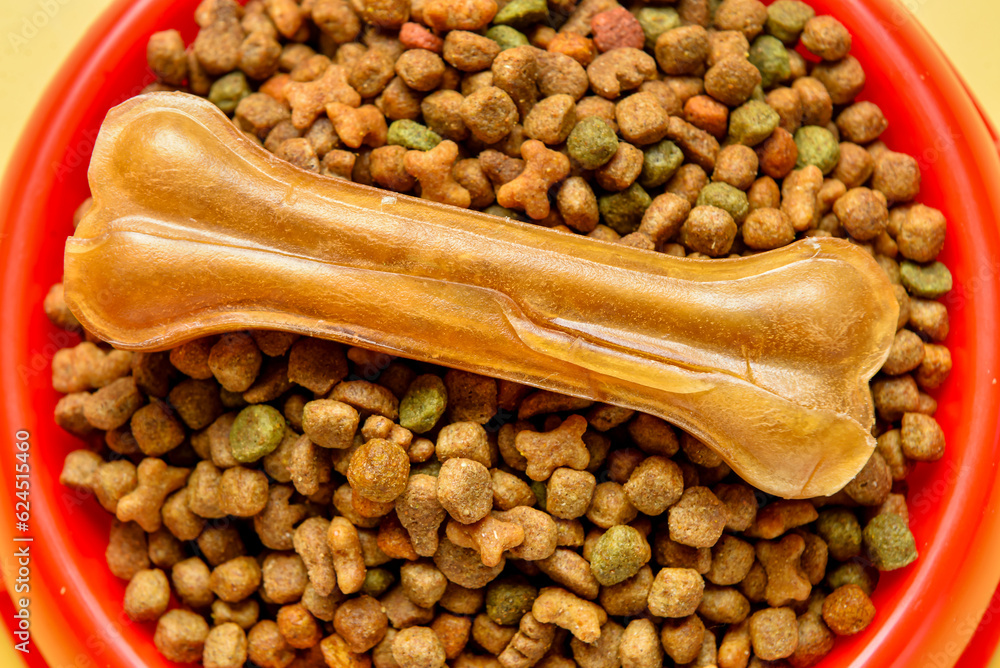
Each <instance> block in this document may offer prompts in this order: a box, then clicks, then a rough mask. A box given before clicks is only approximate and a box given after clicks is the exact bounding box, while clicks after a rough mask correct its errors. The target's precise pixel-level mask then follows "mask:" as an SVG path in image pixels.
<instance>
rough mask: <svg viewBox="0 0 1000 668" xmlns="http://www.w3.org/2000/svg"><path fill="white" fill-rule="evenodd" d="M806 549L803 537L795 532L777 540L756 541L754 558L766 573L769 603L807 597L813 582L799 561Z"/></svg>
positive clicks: (776, 604)
mask: <svg viewBox="0 0 1000 668" xmlns="http://www.w3.org/2000/svg"><path fill="white" fill-rule="evenodd" d="M805 548H806V543H805V539H803V538H802V536H800V535H798V534H789V535H787V536H785V537H784V538H782V539H781V540H780V541H778V542H771V541H766V540H762V541H759V542H758V543H757V545H756V549H757V560H758V561H759V562H760V564H761V566H763V568H764V572H765V573H766V574H767V586H766V589H765V596H766V597H767V604H768V605H771V606H775V607H777V606H782V605H788V604H789V603H791V602H792V601H804V600H806V599H807V598H809V593H810V592H811V591H812V585H811V584H810V582H809V580H808V578H807V577H806V576H805V573H803V572H802V570H801V567H800V563H799V562H800V559H801V557H802V553H803V552H804V551H805Z"/></svg>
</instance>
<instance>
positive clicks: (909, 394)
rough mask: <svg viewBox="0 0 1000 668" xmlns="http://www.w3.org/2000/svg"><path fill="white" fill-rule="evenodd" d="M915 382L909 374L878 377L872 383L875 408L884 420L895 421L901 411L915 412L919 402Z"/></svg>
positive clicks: (899, 416) (900, 414)
mask: <svg viewBox="0 0 1000 668" xmlns="http://www.w3.org/2000/svg"><path fill="white" fill-rule="evenodd" d="M919 395H920V392H919V390H918V389H917V383H916V382H915V381H914V380H913V377H912V376H910V375H908V374H907V375H901V376H895V377H891V378H880V379H878V380H876V381H875V382H873V383H872V396H873V398H874V400H875V409H876V410H877V411H878V414H879V416H880V417H881V418H882V419H883V420H886V421H889V422H895V421H896V420H899V419H900V418H902V417H903V413H913V412H916V410H917V407H918V405H919V402H920V396H919Z"/></svg>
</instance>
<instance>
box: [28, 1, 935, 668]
mask: <svg viewBox="0 0 1000 668" xmlns="http://www.w3.org/2000/svg"><path fill="white" fill-rule="evenodd" d="M196 20H197V22H198V25H199V26H200V31H199V32H198V36H197V38H196V39H195V41H194V42H193V43H192V44H191V45H188V46H185V44H184V42H183V40H182V38H181V36H180V34H179V33H178V32H176V31H172V30H171V31H165V32H160V33H156V34H154V35H153V36H152V37H151V39H150V42H149V46H148V52H147V55H148V60H149V65H150V67H151V69H152V71H153V72H154V74H156V76H157V78H158V82H157V83H155V84H153V85H152V86H151V89H153V90H183V91H187V92H192V93H195V94H199V95H203V96H206V97H208V99H210V100H211V101H212V102H214V103H215V104H217V105H218V106H219V108H220V109H221V110H222V111H224V112H225V113H227V114H229V115H230V116H231V117H232V118H233V122H234V123H235V124H236V125H237V126H238V127H239V128H240V129H242V130H243V131H244V132H245V133H247V135H248V136H250V137H252V138H253V139H254V140H255V141H258V142H259V143H261V144H262V145H263V146H264V147H265V148H266V149H267V150H269V151H271V152H272V153H274V154H275V155H277V156H278V157H280V158H283V159H285V160H288V161H290V162H292V163H294V164H295V165H297V166H299V167H301V168H303V169H307V170H310V171H314V172H317V173H321V174H325V175H328V176H334V177H338V178H345V179H351V180H354V181H357V182H360V183H366V184H374V185H376V186H378V187H382V188H386V189H389V190H393V191H395V192H399V193H409V194H413V195H417V196H421V197H425V198H428V199H432V200H434V201H438V202H444V203H447V204H451V205H454V206H460V207H471V208H476V209H480V210H484V211H486V212H487V213H492V214H495V215H499V216H503V217H509V218H516V219H519V220H525V221H528V222H532V223H535V224H540V225H545V226H548V227H550V228H552V229H554V230H557V231H559V232H562V233H566V234H584V235H587V236H590V237H592V238H595V239H599V240H601V241H602V242H604V243H620V244H625V245H629V246H633V247H639V248H643V249H646V250H648V251H651V252H663V253H669V254H672V255H679V256H685V255H686V256H688V257H696V258H709V257H732V256H739V255H745V254H751V253H756V252H761V251H765V250H769V249H773V248H778V247H781V246H784V245H786V244H788V243H791V242H792V241H794V240H795V239H798V238H802V237H816V236H833V237H840V238H844V239H847V240H848V241H850V242H851V243H854V244H856V245H858V246H859V247H861V248H862V249H864V250H865V251H866V252H868V253H870V254H872V255H873V256H874V257H875V259H876V260H877V261H878V263H879V264H880V265H881V266H882V267H883V268H884V269H885V271H886V273H887V275H888V276H889V278H890V280H891V282H893V283H894V284H896V288H897V298H898V300H899V302H900V305H901V314H900V320H899V326H898V329H899V331H898V333H897V336H896V340H895V342H894V344H893V347H892V350H891V352H890V354H889V358H888V360H887V361H886V363H885V366H884V367H883V369H882V372H881V374H880V375H879V376H877V377H876V378H875V379H874V381H873V383H872V391H873V396H874V402H875V407H876V409H877V412H878V415H879V421H878V423H877V425H876V432H877V435H878V450H877V453H876V454H875V455H873V457H872V459H871V461H870V462H869V464H868V466H866V467H865V469H864V471H862V472H861V474H859V476H858V478H857V479H855V481H853V482H852V483H851V484H850V485H848V486H847V487H846V488H845V489H844V491H843V492H840V493H838V494H836V495H834V496H832V497H828V498H822V499H812V500H810V501H784V500H778V499H772V498H770V497H767V496H766V495H764V494H762V493H755V491H754V490H753V489H752V488H751V487H749V486H748V485H746V484H743V483H742V482H741V481H740V480H739V479H738V478H736V476H734V475H733V474H732V472H731V471H730V470H729V468H728V466H726V464H725V463H724V462H723V461H722V460H721V458H719V457H718V456H717V455H716V454H715V453H714V452H712V451H711V450H709V449H708V448H707V447H706V446H704V444H702V443H701V442H700V441H698V439H696V438H694V437H693V436H691V435H689V434H684V433H681V432H680V431H679V430H677V429H675V428H674V427H673V426H671V425H669V424H667V423H666V422H664V421H663V420H660V419H658V418H655V417H653V416H650V415H645V414H639V413H633V412H632V411H626V410H623V409H620V408H616V407H612V406H604V405H593V404H592V402H589V401H583V400H579V399H576V398H573V397H564V396H560V395H556V394H553V393H551V392H535V391H532V390H531V389H530V388H527V387H522V386H519V385H517V384H515V383H511V382H508V381H502V380H499V381H498V380H495V379H493V378H490V377H488V376H480V375H476V374H471V373H467V372H458V371H449V370H446V369H443V368H440V367H435V366H433V365H429V364H423V363H415V362H410V361H407V360H403V359H393V358H391V357H389V356H386V355H381V354H375V353H370V352H369V351H365V350H362V349H360V348H345V347H344V346H341V345H339V344H335V343H331V342H327V341H321V340H317V339H310V338H306V337H298V336H295V335H289V334H283V333H279V332H264V331H251V332H234V333H230V334H225V335H222V336H212V337H206V338H203V339H197V340H193V341H189V342H187V343H185V344H183V345H181V346H178V347H177V348H174V349H173V350H171V351H170V352H169V353H152V354H138V353H135V354H133V353H129V352H124V351H117V350H113V349H111V348H110V347H108V346H106V345H105V344H103V343H101V342H100V341H99V340H97V339H96V338H95V337H92V336H91V335H89V334H88V333H86V332H82V334H83V335H84V340H83V341H82V342H81V343H79V344H77V345H75V346H73V347H69V348H66V349H64V350H62V351H60V352H59V353H58V354H57V355H56V357H55V359H54V361H53V386H54V387H55V388H56V389H57V390H58V391H60V392H62V393H64V394H65V396H64V398H63V399H62V400H61V401H60V402H59V403H58V405H57V407H56V412H55V419H56V421H57V423H58V424H59V425H60V426H62V427H63V428H64V429H65V430H66V431H67V432H69V433H71V434H74V435H75V436H78V437H80V438H83V439H91V440H89V441H88V443H89V444H90V445H88V446H87V447H84V446H81V448H80V449H78V450H76V451H74V452H71V453H70V454H69V455H68V456H67V458H66V462H65V467H64V469H63V472H62V475H61V476H60V481H61V482H62V483H63V484H65V485H67V486H68V487H71V488H73V489H74V490H76V491H77V492H78V493H82V494H93V495H94V496H95V497H96V500H97V501H98V502H99V503H100V505H101V506H103V507H104V508H105V509H106V510H107V511H108V512H110V513H112V514H113V515H114V516H115V518H114V521H113V524H112V527H111V533H110V539H109V544H108V548H107V561H108V566H109V568H110V569H111V571H112V572H113V573H114V574H115V575H116V576H117V577H120V578H122V579H123V580H127V581H128V586H127V588H126V590H125V598H124V608H125V612H126V614H127V615H128V617H129V618H130V619H132V620H134V621H136V622H140V623H150V624H155V635H154V642H155V644H156V647H157V648H158V649H159V650H160V652H161V653H163V655H164V656H165V657H167V658H168V659H171V660H174V661H179V662H198V661H201V662H203V664H204V665H205V666H209V667H219V668H222V667H228V666H242V665H243V664H244V663H245V662H246V661H247V660H249V661H252V662H254V663H255V664H256V665H259V666H264V667H268V668H271V667H277V668H286V667H288V666H292V665H296V666H316V665H327V666H337V667H342V666H357V667H358V668H361V667H364V666H370V665H374V666H375V667H376V668H396V667H399V668H440V667H441V666H444V665H446V662H447V663H448V664H449V665H454V666H462V667H463V668H495V667H496V666H498V665H499V666H501V667H502V668H529V667H530V666H534V665H545V666H547V667H548V668H564V667H568V666H573V665H574V664H576V665H580V666H582V667H583V668H591V667H593V668H604V667H607V668H613V666H617V665H622V666H626V667H627V668H646V667H647V666H648V667H649V668H653V667H654V666H659V665H660V664H661V663H662V661H663V656H664V655H666V656H669V657H670V659H671V660H673V661H675V662H677V663H678V664H688V663H691V662H694V663H693V664H692V665H717V666H719V667H720V668H736V667H742V666H747V665H748V664H749V665H792V666H808V665H813V664H814V663H816V662H817V661H819V660H820V659H821V658H822V657H823V656H824V655H825V654H827V653H828V652H829V651H830V650H831V649H832V647H833V644H834V640H835V637H836V636H840V635H850V634H856V633H860V632H863V630H864V629H865V628H866V627H867V626H868V625H869V624H870V623H871V622H872V620H873V619H874V618H875V617H876V616H877V612H876V610H875V607H874V605H873V604H872V602H871V599H870V596H871V593H872V590H873V588H874V587H875V585H876V583H877V579H878V573H879V572H880V571H885V570H893V569H898V568H903V567H905V566H906V565H908V564H909V563H911V562H912V561H913V560H914V559H916V558H917V550H916V542H915V540H914V537H913V535H912V534H911V533H910V530H909V527H908V512H907V506H906V495H907V486H906V481H905V477H906V475H907V474H908V473H909V472H910V471H911V470H913V468H914V467H915V466H916V463H917V462H933V461H935V460H937V459H939V458H940V457H941V456H942V455H943V453H944V449H945V447H946V444H945V438H944V432H943V430H942V429H941V427H940V426H939V425H938V423H937V422H936V420H935V419H934V417H933V413H934V409H935V408H936V402H935V401H934V399H933V397H932V394H933V392H934V390H935V389H936V388H938V387H940V386H941V385H942V383H944V382H945V381H946V378H947V376H948V373H949V371H950V369H951V364H952V362H951V356H950V354H949V352H948V349H947V347H945V346H944V345H943V344H942V343H941V342H942V340H944V339H945V337H946V336H947V331H948V313H947V310H946V308H945V307H944V305H943V304H942V303H941V302H939V301H937V299H938V298H939V297H941V296H942V295H944V294H945V293H947V291H948V290H949V289H950V288H951V275H950V273H949V272H948V269H947V268H946V267H945V266H944V265H943V264H941V263H940V262H937V261H936V257H937V256H938V254H939V253H940V251H941V249H942V246H943V243H944V238H945V228H946V221H945V218H944V215H943V214H942V213H941V212H939V211H936V210H934V209H932V208H930V207H927V206H925V205H922V204H919V203H915V202H914V198H915V197H916V196H917V193H918V191H919V186H920V170H919V166H918V164H917V162H916V161H915V160H914V159H913V158H911V157H909V156H906V155H903V154H900V153H895V152H892V151H891V150H889V149H888V148H886V147H885V146H884V145H883V144H882V142H881V141H880V136H881V135H882V133H883V132H884V130H885V129H886V128H887V127H888V125H889V124H890V123H891V120H892V119H886V118H885V116H884V115H883V114H882V112H881V110H880V109H879V108H878V107H877V106H876V105H874V104H872V103H871V102H868V101H856V100H855V97H856V96H857V95H858V94H859V93H862V92H863V87H864V80H865V75H864V71H863V69H862V67H861V65H860V63H859V62H858V61H857V60H855V59H854V58H853V57H852V56H851V55H850V50H851V36H850V34H849V33H848V32H847V30H846V29H845V28H844V26H843V25H842V24H841V23H840V22H839V21H837V20H836V18H834V17H830V16H816V15H815V12H814V11H813V10H812V9H811V8H810V7H809V6H808V5H807V4H805V3H803V2H799V1H798V0H778V1H777V2H775V3H773V4H771V5H770V6H769V7H765V6H764V5H763V4H762V3H760V2H758V1H757V0H723V1H722V2H686V1H683V2H679V3H677V4H676V5H672V4H669V3H668V4H666V5H663V6H653V5H649V6H646V5H643V4H637V5H634V6H633V5H629V4H626V5H624V6H623V5H619V4H618V2H616V1H615V0H581V2H579V4H577V3H576V2H574V1H573V0H569V1H568V2H567V1H563V0H558V1H554V0H550V2H548V3H547V4H546V3H545V2H539V1H538V0H512V1H510V2H506V3H499V4H498V3H497V2H494V0H426V2H420V3H417V2H413V3H411V2H408V1H398V0H377V1H376V0H360V1H359V2H354V3H349V2H346V1H345V0H315V1H313V2H307V3H302V4H301V5H299V4H297V3H295V2H291V1H290V0H283V1H282V0H264V1H261V0H250V2H248V3H247V4H246V5H245V6H240V5H238V4H236V3H235V2H233V0H205V1H204V2H203V3H202V4H201V5H200V6H199V8H198V10H197V12H196ZM797 45H801V47H802V48H803V49H805V50H806V51H808V52H809V53H810V54H812V55H813V56H815V59H810V60H808V61H807V60H806V59H804V58H802V56H800V55H799V53H798V52H796V51H795V50H794V47H796V46H797ZM815 60H818V62H815V63H814V61H815ZM44 307H45V311H46V313H47V314H48V316H49V318H50V319H51V320H52V322H53V323H54V324H55V325H56V326H59V327H62V328H65V329H69V330H73V331H79V330H80V326H79V323H78V322H77V320H76V318H75V317H73V315H72V313H71V312H70V311H69V309H68V308H67V306H66V303H65V301H64V299H63V296H62V289H61V286H60V285H57V286H55V287H54V288H53V289H52V291H51V292H50V293H49V294H48V295H47V296H46V299H45V304H44ZM171 594H174V596H175V598H176V601H177V603H176V605H174V607H172V608H171V603H170V601H171ZM623 617H625V618H631V619H629V620H628V623H626V622H625V621H622V618H623ZM619 622H621V624H619ZM751 657H753V658H752V659H751ZM785 662H787V663H785Z"/></svg>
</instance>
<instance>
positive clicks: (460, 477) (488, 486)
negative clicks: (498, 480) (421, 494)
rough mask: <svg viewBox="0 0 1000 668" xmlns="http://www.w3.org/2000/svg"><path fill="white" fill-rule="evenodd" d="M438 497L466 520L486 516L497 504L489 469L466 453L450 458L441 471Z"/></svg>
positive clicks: (460, 518)
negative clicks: (494, 498)
mask: <svg viewBox="0 0 1000 668" xmlns="http://www.w3.org/2000/svg"><path fill="white" fill-rule="evenodd" d="M437 498H438V501H439V502H440V504H441V507H443V508H444V509H445V510H446V511H447V512H448V514H449V515H451V517H453V518H454V519H455V520H457V521H459V522H461V523H463V524H471V523H473V522H477V521H479V520H481V519H483V518H484V517H486V515H488V514H489V512H490V509H491V508H492V507H493V488H492V479H491V478H490V472H489V470H487V468H486V467H485V466H483V465H482V464H481V463H479V462H477V461H473V460H471V459H465V458H463V457H454V458H451V459H448V460H446V461H445V462H444V463H443V464H442V465H441V471H440V472H439V473H438V480H437Z"/></svg>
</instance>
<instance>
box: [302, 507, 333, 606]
mask: <svg viewBox="0 0 1000 668" xmlns="http://www.w3.org/2000/svg"><path fill="white" fill-rule="evenodd" d="M329 527H330V523H329V522H328V521H327V520H326V519H324V518H322V517H311V518H309V519H307V520H305V521H304V522H302V524H300V525H299V526H298V527H297V528H296V529H295V533H294V535H293V545H294V547H295V551H296V553H298V555H299V556H300V557H301V558H302V562H303V564H304V565H305V567H306V569H307V571H308V577H309V582H310V583H311V584H312V586H313V587H315V589H316V592H317V594H319V595H320V596H329V595H330V594H332V593H333V591H334V589H335V587H336V585H337V576H336V571H335V569H334V565H333V555H332V554H331V553H330V548H329V545H328V544H327V540H326V538H327V534H328V532H329Z"/></svg>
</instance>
